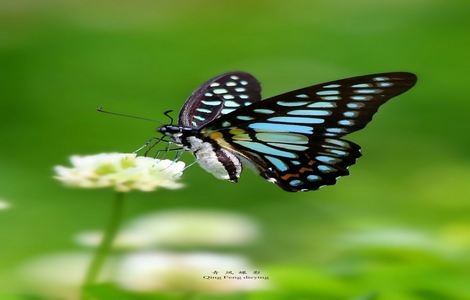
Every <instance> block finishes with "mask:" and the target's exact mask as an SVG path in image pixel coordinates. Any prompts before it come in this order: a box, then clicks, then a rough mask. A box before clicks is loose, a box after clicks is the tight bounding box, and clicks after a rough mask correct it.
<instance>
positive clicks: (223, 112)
mask: <svg viewBox="0 0 470 300" xmlns="http://www.w3.org/2000/svg"><path fill="white" fill-rule="evenodd" d="M234 110H235V108H224V109H222V111H221V113H222V114H223V115H226V114H229V113H231V112H232V111H234Z"/></svg>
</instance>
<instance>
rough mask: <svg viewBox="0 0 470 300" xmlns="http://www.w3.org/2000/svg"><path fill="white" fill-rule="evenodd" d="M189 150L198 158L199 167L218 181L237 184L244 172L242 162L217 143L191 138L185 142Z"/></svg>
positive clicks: (195, 137)
mask: <svg viewBox="0 0 470 300" xmlns="http://www.w3.org/2000/svg"><path fill="white" fill-rule="evenodd" d="M185 142H186V143H185V144H187V146H186V147H187V148H188V149H189V150H190V151H191V152H193V154H194V156H196V159H197V162H198V163H199V165H200V166H201V167H202V168H203V169H205V170H206V171H208V172H209V173H211V174H212V175H214V176H215V177H216V178H218V179H224V180H229V181H232V182H237V181H238V178H239V177H240V173H241V171H242V165H241V163H240V160H239V159H238V158H237V157H236V156H235V155H234V154H233V153H231V152H229V151H227V150H226V149H223V148H222V147H220V146H219V145H218V144H217V143H214V142H212V141H210V140H204V139H203V138H199V137H197V136H190V137H188V138H186V141H185Z"/></svg>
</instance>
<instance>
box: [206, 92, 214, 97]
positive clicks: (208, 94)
mask: <svg viewBox="0 0 470 300" xmlns="http://www.w3.org/2000/svg"><path fill="white" fill-rule="evenodd" d="M204 96H206V97H212V96H214V94H212V93H205V94H204Z"/></svg>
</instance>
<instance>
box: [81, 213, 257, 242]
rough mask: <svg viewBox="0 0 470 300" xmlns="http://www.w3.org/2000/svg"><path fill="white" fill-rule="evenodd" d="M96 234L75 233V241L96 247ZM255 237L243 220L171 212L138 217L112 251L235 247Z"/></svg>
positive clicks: (233, 216) (253, 228)
mask: <svg viewBox="0 0 470 300" xmlns="http://www.w3.org/2000/svg"><path fill="white" fill-rule="evenodd" d="M102 236H103V234H102V233H101V232H100V231H88V232H82V233H79V234H78V235H77V236H76V237H75V241H76V242H77V243H78V244H79V245H82V246H87V247H96V246H98V245H99V243H100V241H101V239H102ZM258 236H259V230H258V226H257V224H256V223H254V222H253V221H252V220H251V219H249V218H248V217H246V216H243V215H240V214H236V213H228V212H221V211H210V210H172V211H167V212H159V213H150V214H146V215H144V216H142V217H138V218H137V219H135V220H134V221H131V222H130V223H129V224H128V225H127V226H125V227H124V228H123V229H122V230H121V231H120V232H119V233H118V235H117V236H116V239H115V241H114V244H113V247H115V248H118V249H142V248H151V247H153V246H237V245H242V244H246V243H248V242H251V241H253V240H255V239H256V238H257V237H258Z"/></svg>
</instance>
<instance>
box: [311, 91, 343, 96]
mask: <svg viewBox="0 0 470 300" xmlns="http://www.w3.org/2000/svg"><path fill="white" fill-rule="evenodd" d="M316 94H317V95H318V96H326V95H339V91H336V90H327V91H318V92H317V93H316Z"/></svg>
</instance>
